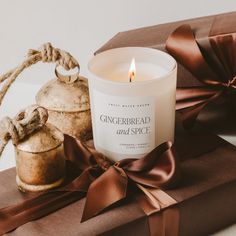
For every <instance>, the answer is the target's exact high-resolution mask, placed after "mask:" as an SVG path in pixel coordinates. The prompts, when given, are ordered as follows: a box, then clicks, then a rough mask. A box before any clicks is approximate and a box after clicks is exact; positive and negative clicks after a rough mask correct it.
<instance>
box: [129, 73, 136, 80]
mask: <svg viewBox="0 0 236 236" xmlns="http://www.w3.org/2000/svg"><path fill="white" fill-rule="evenodd" d="M134 76H135V74H134V72H132V73H131V74H130V76H129V82H130V83H131V82H132V80H133V79H134Z"/></svg>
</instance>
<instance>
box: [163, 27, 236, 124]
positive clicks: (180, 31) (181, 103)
mask: <svg viewBox="0 0 236 236" xmlns="http://www.w3.org/2000/svg"><path fill="white" fill-rule="evenodd" d="M207 47H208V48H206V45H205V47H201V45H199V44H198V43H197V41H196V39H195V37H194V33H193V31H192V29H191V27H190V26H189V25H182V26H180V27H179V28H177V29H176V30H175V31H174V32H173V33H172V34H171V35H170V36H169V38H168V39H167V42H166V49H167V51H168V52H169V53H170V54H171V55H172V56H173V57H174V58H175V59H176V60H177V61H178V62H179V63H180V64H182V65H183V66H184V67H185V68H186V69H187V70H189V71H190V72H191V73H192V74H193V75H194V76H195V77H196V78H197V79H198V80H199V81H200V82H201V83H202V86H199V87H186V88H178V89H177V96H176V103H177V104H176V109H177V110H181V113H182V115H183V123H184V126H185V128H191V127H192V126H193V125H194V122H195V120H196V118H197V116H198V114H199V113H200V112H201V110H202V109H203V108H204V107H205V106H206V105H208V104H209V103H210V102H213V101H215V100H216V99H218V98H223V99H227V97H228V98H229V97H230V98H232V95H233V94H235V93H236V34H235V33H232V34H228V35H216V36H212V37H209V44H207Z"/></svg>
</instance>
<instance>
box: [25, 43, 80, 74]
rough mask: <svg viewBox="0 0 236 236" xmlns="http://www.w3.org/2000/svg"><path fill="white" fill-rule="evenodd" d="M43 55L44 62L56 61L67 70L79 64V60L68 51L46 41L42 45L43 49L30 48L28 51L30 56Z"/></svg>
mask: <svg viewBox="0 0 236 236" xmlns="http://www.w3.org/2000/svg"><path fill="white" fill-rule="evenodd" d="M36 54H39V55H41V60H42V62H48V63H50V62H54V63H57V64H58V65H60V66H62V67H63V68H64V69H65V70H71V69H74V68H75V67H77V66H79V63H78V62H77V60H76V59H75V58H74V57H73V56H72V55H71V54H70V53H68V52H66V51H63V50H61V49H58V48H54V47H53V46H52V44H51V43H45V44H43V46H42V50H41V51H37V50H34V49H30V50H29V51H28V57H30V56H35V55H36Z"/></svg>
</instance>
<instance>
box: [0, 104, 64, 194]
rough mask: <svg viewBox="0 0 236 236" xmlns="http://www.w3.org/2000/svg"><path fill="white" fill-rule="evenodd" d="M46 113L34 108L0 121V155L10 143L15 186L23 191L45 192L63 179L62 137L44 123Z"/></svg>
mask: <svg viewBox="0 0 236 236" xmlns="http://www.w3.org/2000/svg"><path fill="white" fill-rule="evenodd" d="M47 118H48V113H47V110H46V109H45V108H43V107H39V106H36V105H33V106H30V107H28V108H26V109H25V110H24V111H21V112H20V113H19V114H18V115H17V116H16V117H15V118H14V119H11V118H9V117H6V118H4V119H3V120H1V121H0V155H1V153H2V151H3V149H4V147H5V146H6V144H7V143H8V141H9V140H10V139H12V142H13V144H14V146H15V158H16V172H17V175H16V182H17V185H18V187H19V189H20V190H22V191H32V192H36V191H45V190H49V189H52V188H55V187H57V186H59V185H60V184H61V183H62V182H63V180H64V177H65V155H64V146H63V141H64V135H63V133H62V132H61V131H60V130H59V129H57V128H56V127H55V126H54V125H52V124H49V123H46V121H47Z"/></svg>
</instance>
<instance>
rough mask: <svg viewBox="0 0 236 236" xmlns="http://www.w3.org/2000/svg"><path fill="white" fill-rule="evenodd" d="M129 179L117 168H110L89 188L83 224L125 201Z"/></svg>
mask: <svg viewBox="0 0 236 236" xmlns="http://www.w3.org/2000/svg"><path fill="white" fill-rule="evenodd" d="M127 185H128V177H127V176H126V174H125V172H124V171H123V170H122V169H121V168H119V167H116V166H112V167H110V168H109V169H108V170H107V171H105V172H104V174H102V175H101V176H100V177H98V178H97V179H96V180H95V181H94V182H93V183H92V184H91V185H90V187H89V189H88V193H87V197H86V203H85V207H84V211H83V215H82V219H81V222H84V221H86V220H88V219H90V218H92V217H93V216H96V215H98V214H100V213H101V212H102V211H104V210H106V209H107V208H108V207H109V206H111V205H113V204H114V203H116V202H118V201H120V200H122V199H124V198H125V197H126V193H127Z"/></svg>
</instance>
